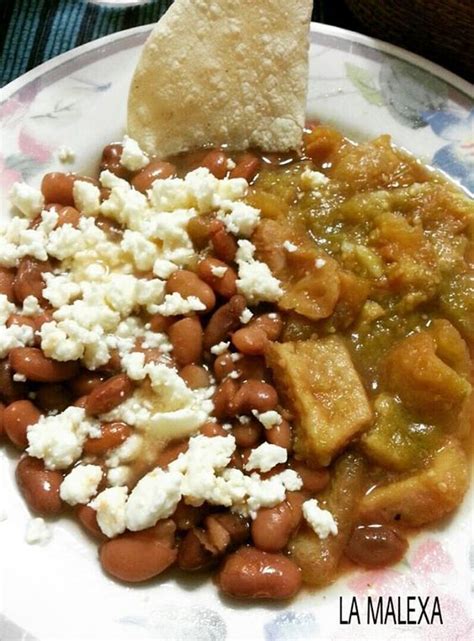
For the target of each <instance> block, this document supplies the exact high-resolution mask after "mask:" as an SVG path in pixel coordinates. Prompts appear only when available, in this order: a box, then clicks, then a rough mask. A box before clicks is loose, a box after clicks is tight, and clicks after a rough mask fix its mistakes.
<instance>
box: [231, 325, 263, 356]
mask: <svg viewBox="0 0 474 641" xmlns="http://www.w3.org/2000/svg"><path fill="white" fill-rule="evenodd" d="M232 343H233V345H234V347H235V348H236V349H237V350H238V351H239V352H241V353H242V354H246V355H247V356H261V355H262V354H264V353H265V347H266V345H267V343H268V337H267V335H266V333H265V332H264V331H263V329H260V328H259V327H256V326H255V325H254V326H253V327H252V326H250V325H249V326H248V327H241V328H240V329H238V330H237V331H236V332H234V334H232Z"/></svg>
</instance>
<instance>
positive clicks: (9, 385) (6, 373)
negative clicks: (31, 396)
mask: <svg viewBox="0 0 474 641" xmlns="http://www.w3.org/2000/svg"><path fill="white" fill-rule="evenodd" d="M26 392H27V387H26V384H25V383H22V382H19V381H14V380H13V372H12V368H11V365H10V362H9V360H8V358H4V359H3V360H0V398H1V399H2V400H3V401H5V402H6V403H11V402H12V401H16V400H18V399H20V398H23V397H24V396H26Z"/></svg>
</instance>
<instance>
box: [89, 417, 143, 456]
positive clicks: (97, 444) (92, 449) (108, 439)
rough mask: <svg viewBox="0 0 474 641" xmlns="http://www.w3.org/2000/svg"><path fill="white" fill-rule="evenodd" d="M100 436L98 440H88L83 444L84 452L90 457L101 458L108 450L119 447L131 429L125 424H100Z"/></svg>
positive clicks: (116, 422)
mask: <svg viewBox="0 0 474 641" xmlns="http://www.w3.org/2000/svg"><path fill="white" fill-rule="evenodd" d="M100 432H101V435H100V436H99V437H98V438H88V439H87V440H86V442H85V443H84V452H85V454H89V455H92V456H102V454H105V453H106V452H107V451H108V450H112V449H114V448H115V447H118V446H119V445H121V444H122V443H123V442H124V441H126V440H127V438H128V437H129V436H130V434H131V433H132V428H131V427H130V425H127V423H122V422H121V421H113V422H112V423H102V425H101V426H100Z"/></svg>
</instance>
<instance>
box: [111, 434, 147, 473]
mask: <svg viewBox="0 0 474 641" xmlns="http://www.w3.org/2000/svg"><path fill="white" fill-rule="evenodd" d="M142 447H143V437H142V436H140V435H139V434H132V435H131V436H129V437H128V438H127V439H126V440H125V441H124V442H123V443H122V444H121V445H119V446H118V447H116V448H115V449H113V450H111V451H110V452H109V453H108V456H107V458H106V459H105V464H106V466H107V467H119V466H120V465H122V464H123V463H131V462H132V461H133V460H134V459H136V458H137V457H138V456H139V454H140V452H141V450H142Z"/></svg>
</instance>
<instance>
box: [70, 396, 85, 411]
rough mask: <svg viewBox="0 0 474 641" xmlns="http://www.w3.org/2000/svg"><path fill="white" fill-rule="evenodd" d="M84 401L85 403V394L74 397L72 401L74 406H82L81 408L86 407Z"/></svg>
mask: <svg viewBox="0 0 474 641" xmlns="http://www.w3.org/2000/svg"><path fill="white" fill-rule="evenodd" d="M86 403H87V395H86V396H80V397H79V398H76V400H75V401H74V403H73V406H74V407H82V409H83V410H85V409H86Z"/></svg>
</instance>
